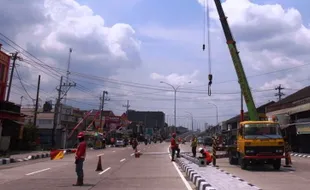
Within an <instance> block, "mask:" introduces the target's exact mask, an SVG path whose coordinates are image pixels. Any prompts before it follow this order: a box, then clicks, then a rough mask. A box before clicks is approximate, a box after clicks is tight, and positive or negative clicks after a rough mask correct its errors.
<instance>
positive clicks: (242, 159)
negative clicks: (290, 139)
mask: <svg viewBox="0 0 310 190" xmlns="http://www.w3.org/2000/svg"><path fill="white" fill-rule="evenodd" d="M282 158H285V156H284V139H283V137H282V135H281V129H280V125H279V124H278V123H276V122H273V121H244V122H241V123H240V127H239V128H238V135H237V144H236V146H235V147H232V148H231V149H230V150H229V162H230V164H239V165H240V166H241V168H242V169H246V168H247V166H249V165H251V164H257V163H259V164H272V165H273V167H274V169H275V170H279V169H280V167H281V159H282Z"/></svg>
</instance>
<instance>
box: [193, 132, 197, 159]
mask: <svg viewBox="0 0 310 190" xmlns="http://www.w3.org/2000/svg"><path fill="white" fill-rule="evenodd" d="M197 145H198V142H197V138H196V137H195V135H193V138H192V144H191V147H192V153H193V157H196V150H197Z"/></svg>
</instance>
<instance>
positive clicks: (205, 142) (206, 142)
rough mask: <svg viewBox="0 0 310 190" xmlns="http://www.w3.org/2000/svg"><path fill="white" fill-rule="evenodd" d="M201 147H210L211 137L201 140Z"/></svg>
mask: <svg viewBox="0 0 310 190" xmlns="http://www.w3.org/2000/svg"><path fill="white" fill-rule="evenodd" d="M203 145H205V146H212V138H211V137H205V138H204V139H203Z"/></svg>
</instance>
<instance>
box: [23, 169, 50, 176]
mask: <svg viewBox="0 0 310 190" xmlns="http://www.w3.org/2000/svg"><path fill="white" fill-rule="evenodd" d="M50 169H51V168H45V169H43V170H38V171H34V172H31V173H27V174H26V175H33V174H37V173H40V172H44V171H47V170H50Z"/></svg>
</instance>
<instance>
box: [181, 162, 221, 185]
mask: <svg viewBox="0 0 310 190" xmlns="http://www.w3.org/2000/svg"><path fill="white" fill-rule="evenodd" d="M177 163H178V164H179V165H180V167H181V168H182V170H183V171H184V172H185V173H186V176H187V177H188V178H189V179H190V181H191V182H192V183H194V184H195V186H196V187H197V189H198V190H216V189H215V188H214V187H212V185H211V184H210V183H208V182H207V181H206V180H205V179H203V178H202V177H201V176H200V175H199V174H198V173H196V172H195V170H193V169H192V168H191V167H189V166H187V164H186V163H184V162H183V161H182V160H181V159H177Z"/></svg>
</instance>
